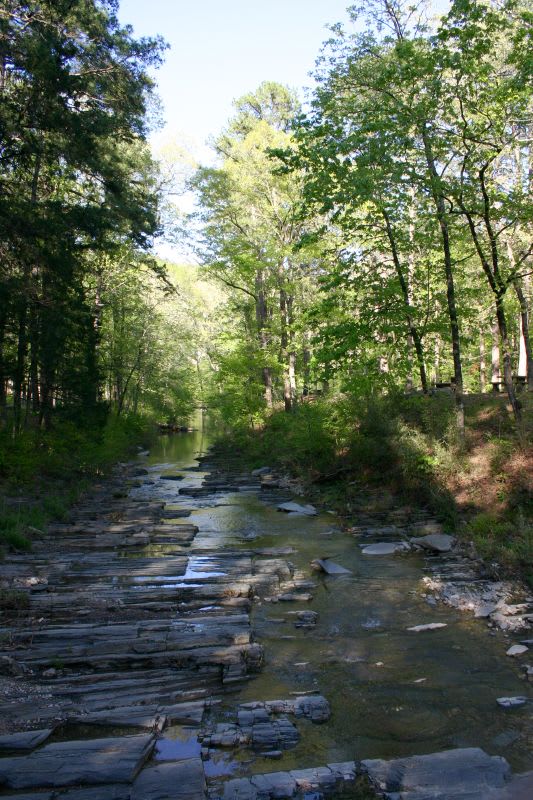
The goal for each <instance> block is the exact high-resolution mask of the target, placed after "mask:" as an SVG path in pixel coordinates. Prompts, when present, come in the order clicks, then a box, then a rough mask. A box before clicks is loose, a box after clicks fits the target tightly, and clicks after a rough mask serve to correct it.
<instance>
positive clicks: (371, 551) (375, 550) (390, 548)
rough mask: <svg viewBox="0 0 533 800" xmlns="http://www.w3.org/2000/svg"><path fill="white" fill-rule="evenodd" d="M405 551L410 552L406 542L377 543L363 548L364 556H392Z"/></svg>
mask: <svg viewBox="0 0 533 800" xmlns="http://www.w3.org/2000/svg"><path fill="white" fill-rule="evenodd" d="M405 550H409V545H408V544H405V542H377V543H376V544H369V545H367V546H366V547H363V550H362V553H363V555H364V556H392V555H394V553H399V552H402V551H405Z"/></svg>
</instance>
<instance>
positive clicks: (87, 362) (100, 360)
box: [0, 0, 183, 434]
mask: <svg viewBox="0 0 533 800" xmlns="http://www.w3.org/2000/svg"><path fill="white" fill-rule="evenodd" d="M116 11H117V8H116V2H114V0H78V2H75V3H72V2H67V0H53V2H52V0H35V1H34V0H30V1H29V2H19V1H18V0H6V2H4V3H2V6H1V8H0V96H1V102H0V259H1V271H0V417H1V418H2V420H3V421H4V426H5V427H7V428H8V429H9V430H11V431H12V432H14V433H15V434H18V433H19V432H20V431H21V430H22V429H23V428H24V427H27V426H28V425H30V426H31V425H32V424H33V422H34V421H35V422H39V423H40V424H41V426H44V427H49V426H50V423H51V421H52V417H53V416H54V414H55V415H57V413H59V412H61V413H63V415H64V414H65V413H67V414H69V415H70V416H71V417H72V416H76V417H77V419H78V422H81V421H83V420H84V419H85V420H87V419H91V418H94V417H95V416H96V417H98V418H102V419H103V417H102V414H103V415H104V416H105V412H106V409H108V408H109V406H110V404H112V405H113V406H114V407H115V409H116V411H117V412H118V413H119V414H120V413H121V411H123V409H124V407H125V405H127V404H128V403H129V404H130V405H133V406H135V407H137V406H138V405H139V395H140V391H139V390H140V386H141V383H142V382H144V383H146V382H148V380H149V375H148V372H147V371H146V370H144V371H143V369H142V366H143V363H149V362H153V361H154V353H155V352H157V351H158V348H159V346H160V343H159V341H157V340H158V339H159V332H157V333H156V329H157V315H154V313H153V305H154V303H155V301H156V298H157V293H158V292H159V293H160V294H161V293H162V292H164V291H171V289H172V287H171V286H170V284H169V282H168V278H166V279H165V276H164V269H163V267H162V265H159V264H157V263H156V262H155V261H154V260H153V259H150V258H149V257H148V255H147V252H148V249H149V247H150V246H151V244H152V242H153V239H154V236H155V235H156V234H157V232H158V229H159V201H160V194H161V193H160V188H159V177H158V168H157V165H156V164H155V162H154V160H153V158H152V156H151V155H150V151H149V148H148V146H147V143H146V134H147V132H148V128H149V114H148V111H149V109H150V105H151V102H152V99H151V98H152V92H153V81H152V79H151V78H150V77H149V74H148V69H149V68H150V67H152V66H157V64H158V62H159V61H160V58H161V54H162V50H163V48H164V45H163V43H162V42H161V41H159V40H137V39H135V38H133V36H132V31H131V29H130V28H127V27H126V28H124V27H121V26H120V25H119V22H118V20H117V16H116ZM165 281H166V283H165ZM147 282H149V283H150V289H149V291H147ZM160 287H161V288H160ZM150 295H151V299H150ZM162 368H163V367H162V365H161V367H160V369H162ZM169 371H170V372H172V370H171V369H170V366H169ZM152 377H153V370H152V371H151V373H150V379H151V378H152ZM174 379H175V376H174V375H170V376H169V377H168V381H169V382H171V381H173V380H174ZM128 390H129V391H128ZM182 391H183V390H182V389H181V387H180V392H182ZM132 394H134V396H133V397H132ZM158 402H159V401H158ZM165 402H166V401H165V400H163V401H162V403H163V405H164V403H165Z"/></svg>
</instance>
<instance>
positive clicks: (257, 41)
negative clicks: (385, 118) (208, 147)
mask: <svg viewBox="0 0 533 800" xmlns="http://www.w3.org/2000/svg"><path fill="white" fill-rule="evenodd" d="M348 5H349V0H121V2H120V19H121V22H123V23H126V22H127V23H130V24H131V25H133V28H134V30H135V33H136V35H138V36H141V35H142V36H146V35H155V34H161V35H162V36H164V37H165V39H166V40H167V41H168V43H169V44H170V46H171V49H170V50H169V51H167V53H166V58H165V64H164V66H163V67H162V68H161V69H160V70H159V71H158V73H157V82H158V85H159V94H160V96H161V98H162V100H163V104H164V108H165V119H166V120H167V123H168V127H169V129H170V131H171V132H172V133H178V132H180V133H183V134H185V136H186V137H188V138H190V139H191V140H193V141H195V142H196V143H198V144H200V143H202V142H204V141H205V140H206V138H207V137H208V136H210V135H211V136H214V135H216V134H217V133H218V132H219V131H220V130H221V128H222V127H223V126H224V125H225V123H226V122H227V120H228V119H229V117H230V116H231V115H232V105H231V104H232V100H233V99H235V98H236V97H240V96H241V95H243V94H245V93H246V92H249V91H253V90H254V89H255V88H257V86H258V85H259V84H260V83H261V82H262V81H264V80H274V81H279V82H280V83H285V84H288V85H289V86H293V87H295V88H298V89H299V88H301V87H302V86H304V85H311V83H312V81H311V79H310V78H309V77H308V73H309V71H310V70H312V69H313V66H314V62H315V59H316V57H317V55H318V52H319V49H320V46H321V44H322V42H323V41H324V40H325V39H327V37H328V31H327V29H326V25H328V24H331V23H334V22H338V21H345V20H346V19H347V14H346V10H345V9H346V7H347V6H348Z"/></svg>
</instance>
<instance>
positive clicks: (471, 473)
mask: <svg viewBox="0 0 533 800" xmlns="http://www.w3.org/2000/svg"><path fill="white" fill-rule="evenodd" d="M523 402H524V406H525V411H526V413H529V412H530V407H531V404H530V403H529V399H528V398H527V397H524V398H523ZM466 426H467V430H466V447H461V446H459V442H458V440H457V435H456V431H455V408H454V403H453V399H452V397H451V396H450V395H444V394H442V395H435V396H432V397H423V396H420V395H411V396H408V395H403V394H401V395H394V396H387V397H369V398H366V399H361V398H357V399H356V398H353V397H347V396H344V397H343V396H341V397H334V398H332V399H325V398H320V399H317V400H315V401H314V402H310V403H303V404H301V405H300V406H298V408H297V409H296V410H295V411H294V412H292V413H290V414H287V413H285V412H283V411H275V412H274V413H273V414H272V415H271V416H270V417H269V418H268V419H267V421H266V423H265V424H264V425H263V426H262V427H261V428H260V429H255V430H251V429H249V428H245V427H241V428H237V429H235V430H233V431H232V432H231V433H230V434H229V435H227V436H226V437H225V439H223V440H222V441H221V442H220V446H222V447H226V448H228V450H229V449H231V450H232V451H235V448H238V449H239V450H240V452H241V454H242V457H243V459H244V461H245V462H246V463H247V464H248V466H249V467H251V468H254V467H261V466H264V465H268V466H271V467H275V468H278V469H280V470H282V471H285V472H287V473H289V474H291V475H293V476H295V477H297V478H299V479H300V480H301V481H302V482H303V484H304V485H305V487H306V491H307V493H308V494H309V496H310V497H313V496H315V497H318V496H320V498H321V499H322V501H323V502H324V504H326V505H327V506H329V507H334V508H336V509H337V510H338V511H341V512H342V513H348V514H349V513H350V511H351V510H352V509H354V508H356V499H357V496H358V495H359V494H360V493H361V491H362V490H364V489H368V488H370V489H373V490H374V491H378V492H379V490H381V491H382V492H384V493H386V492H389V493H392V495H393V497H394V498H396V501H397V502H407V503H411V504H416V505H417V506H419V507H420V506H424V507H426V508H428V509H429V510H430V511H431V512H432V513H433V514H434V515H435V516H436V517H437V518H438V519H439V520H440V521H441V522H442V523H443V524H444V526H445V528H446V529H447V530H448V531H450V532H456V533H458V534H459V535H465V536H467V537H469V538H470V539H472V540H473V541H474V543H475V545H476V547H477V549H478V551H479V553H480V554H481V555H483V556H484V557H485V558H487V559H491V560H495V561H497V562H499V564H500V566H501V572H502V574H520V576H521V577H523V578H525V579H526V580H529V581H531V583H532V585H533V528H532V518H533V513H532V512H533V505H532V499H531V498H532V493H531V474H530V472H528V471H527V470H524V468H523V463H522V462H523V461H527V454H526V453H524V450H523V449H521V448H520V447H519V445H518V440H517V438H516V436H515V432H514V427H513V424H512V421H511V420H510V419H509V415H508V413H507V411H506V408H505V401H504V400H503V399H502V398H501V397H491V396H483V397H480V398H475V397H470V398H468V401H467V408H466ZM480 465H481V466H480ZM460 520H463V521H464V520H466V521H467V525H466V526H464V525H459V524H458V523H459V521H460Z"/></svg>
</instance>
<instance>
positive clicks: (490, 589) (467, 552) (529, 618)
mask: <svg viewBox="0 0 533 800" xmlns="http://www.w3.org/2000/svg"><path fill="white" fill-rule="evenodd" d="M255 472H256V473H257V474H258V475H260V476H261V480H262V482H263V485H264V486H267V487H268V488H269V489H275V488H280V489H289V490H290V491H291V492H292V493H293V494H296V495H304V494H305V492H306V491H309V487H306V486H305V485H304V484H303V482H302V481H301V480H298V479H294V478H292V477H291V476H289V475H287V474H278V473H276V471H275V470H273V469H271V468H269V467H263V468H261V469H259V470H255ZM376 494H377V493H376V491H375V490H371V489H367V490H366V491H365V490H363V489H362V491H361V496H362V497H365V496H366V497H365V499H366V503H365V500H363V502H362V503H361V504H360V510H361V511H363V513H366V511H368V510H371V509H372V507H373V505H374V504H375V499H376ZM312 496H313V500H314V502H315V503H317V505H321V500H322V497H321V492H320V489H319V488H318V489H317V488H316V487H315V490H314V492H313V495H312ZM393 504H394V500H393V498H392V496H391V497H388V498H387V503H386V505H387V506H391V505H393ZM293 505H297V504H294V503H293ZM365 506H366V507H365ZM310 508H313V506H310ZM411 513H412V509H411V508H410V507H409V506H407V507H401V506H400V507H398V508H396V509H394V511H393V513H392V514H391V516H392V518H393V520H394V522H395V524H394V525H389V526H385V527H382V528H381V529H379V528H377V529H376V528H375V529H374V531H375V533H380V532H381V533H382V534H383V536H384V537H386V539H387V541H377V542H373V543H372V544H361V545H360V547H361V549H362V552H363V554H364V555H368V556H382V555H383V556H390V555H394V554H396V553H398V554H401V553H405V552H408V551H409V550H410V549H413V548H414V549H416V550H422V551H426V552H427V560H426V565H425V566H426V571H427V572H428V573H429V574H428V575H427V576H426V577H424V578H422V585H421V589H420V593H421V597H423V598H424V599H425V600H426V601H427V602H428V603H429V604H430V605H431V604H433V603H435V602H439V603H443V604H444V605H447V606H449V607H450V608H454V609H456V610H458V611H461V612H465V613H473V615H474V617H476V618H483V619H487V626H488V627H489V628H491V629H499V630H501V631H503V632H504V633H506V634H508V635H512V634H520V633H522V634H523V633H524V631H527V630H529V629H530V628H531V626H532V623H533V595H532V593H531V590H530V589H528V587H526V586H525V585H524V584H522V583H520V582H519V581H511V580H506V581H503V580H497V579H495V578H493V577H492V574H493V571H494V570H493V567H494V565H487V564H486V563H485V562H484V560H483V559H482V558H481V557H480V556H479V554H478V553H477V552H476V551H475V547H474V544H473V542H472V541H465V540H463V539H461V538H458V537H456V536H451V535H449V534H447V533H445V531H444V528H443V526H442V525H441V523H439V522H438V521H437V520H436V519H434V518H431V517H430V516H429V512H426V513H427V514H428V516H427V518H426V519H424V520H422V521H415V522H412V523H411V524H407V520H408V519H409V516H410V514H411ZM339 514H340V516H341V517H343V519H344V524H343V528H344V530H345V531H347V532H348V533H350V534H352V535H354V536H356V537H357V536H358V535H359V534H361V533H364V530H365V528H364V526H360V525H357V524H354V523H355V522H357V516H356V517H354V516H353V511H352V510H351V511H350V512H347V511H346V510H340V511H339ZM395 538H396V539H397V541H394V539H395ZM521 644H523V641H521ZM517 646H518V645H517ZM526 652H527V650H523V651H520V652H519V653H517V655H524V654H525V653H526ZM522 668H523V670H524V676H523V677H524V678H525V679H526V680H528V681H533V667H532V666H530V664H528V663H524V664H523V666H522Z"/></svg>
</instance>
